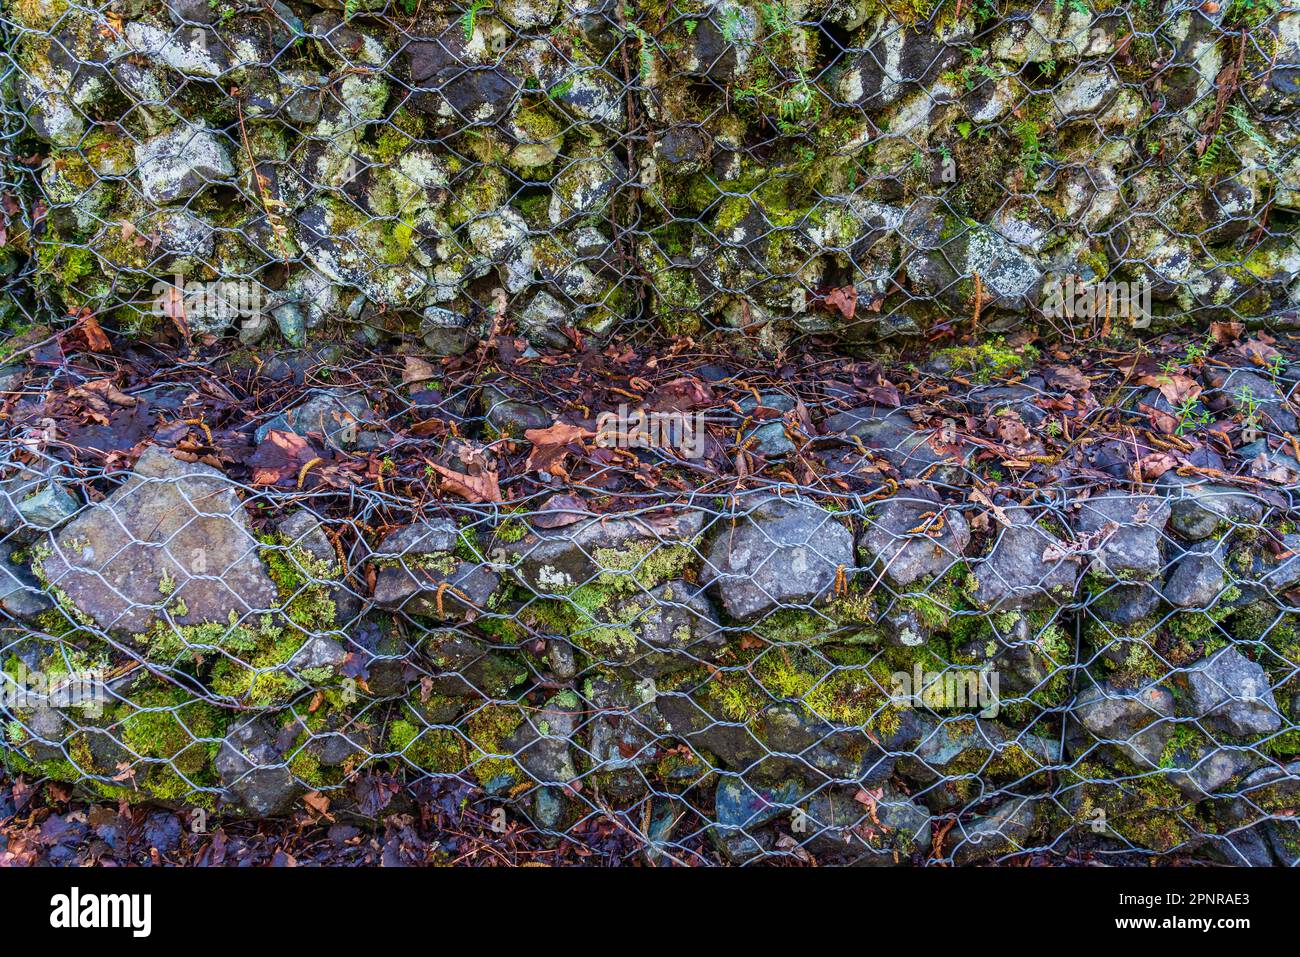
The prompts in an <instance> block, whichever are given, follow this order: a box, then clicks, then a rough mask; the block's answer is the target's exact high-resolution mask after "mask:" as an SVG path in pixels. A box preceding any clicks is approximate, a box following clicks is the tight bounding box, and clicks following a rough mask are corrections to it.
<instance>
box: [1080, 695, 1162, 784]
mask: <svg viewBox="0 0 1300 957" xmlns="http://www.w3.org/2000/svg"><path fill="white" fill-rule="evenodd" d="M1072 713H1073V715H1074V718H1075V720H1077V721H1078V722H1079V724H1081V725H1082V726H1083V727H1084V728H1085V729H1087V731H1088V732H1090V734H1088V735H1081V736H1079V737H1078V738H1077V739H1072V740H1071V744H1072V749H1073V750H1074V751H1076V752H1078V753H1082V752H1087V751H1090V750H1092V749H1093V748H1094V747H1096V745H1098V744H1107V745H1113V746H1115V747H1117V748H1119V749H1120V751H1122V752H1123V753H1124V754H1126V755H1127V756H1128V757H1129V758H1130V759H1131V760H1132V761H1133V762H1134V763H1135V764H1136V765H1137V766H1138V767H1139V768H1142V769H1149V768H1155V767H1158V766H1159V764H1160V759H1161V756H1162V755H1163V754H1164V750H1165V745H1166V744H1168V743H1169V739H1170V738H1171V737H1172V736H1173V733H1174V729H1175V727H1176V725H1175V722H1173V721H1172V720H1169V719H1170V718H1172V716H1173V714H1174V696H1173V693H1172V692H1170V691H1169V689H1167V688H1164V687H1161V686H1160V685H1147V686H1146V687H1143V688H1137V689H1126V688H1119V687H1117V686H1116V685H1114V684H1112V683H1110V682H1108V681H1105V682H1102V683H1101V684H1097V685H1093V686H1092V687H1089V688H1087V689H1085V690H1084V691H1082V692H1081V693H1080V694H1079V696H1078V697H1077V698H1076V699H1075V703H1074V708H1073V709H1072Z"/></svg>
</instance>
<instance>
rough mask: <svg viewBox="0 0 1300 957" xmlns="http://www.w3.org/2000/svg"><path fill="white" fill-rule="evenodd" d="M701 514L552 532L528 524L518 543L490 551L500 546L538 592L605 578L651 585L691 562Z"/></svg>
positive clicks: (593, 522)
mask: <svg viewBox="0 0 1300 957" xmlns="http://www.w3.org/2000/svg"><path fill="white" fill-rule="evenodd" d="M704 514H705V513H704V512H702V511H699V510H696V509H691V510H689V511H682V512H677V513H673V514H662V513H661V514H650V515H629V516H625V517H608V516H604V517H602V516H596V517H593V518H589V519H583V520H581V521H578V522H574V523H573V524H572V525H564V526H561V527H560V528H554V529H543V528H537V527H534V526H529V528H528V530H527V532H526V533H525V534H524V535H523V536H522V537H520V538H518V539H517V540H515V541H512V542H499V541H497V542H493V543H491V546H490V547H492V548H496V547H498V546H500V547H501V548H503V549H504V551H505V554H506V558H507V561H509V562H510V563H511V565H512V568H511V570H512V572H513V574H514V575H515V577H516V578H518V579H519V581H520V582H522V583H523V584H524V585H526V586H527V587H528V588H530V589H532V590H533V591H535V592H538V593H540V594H547V593H552V592H553V593H557V594H567V593H568V592H571V591H572V590H573V589H575V588H578V587H580V586H582V585H586V584H589V583H591V582H593V581H594V580H595V579H597V577H598V576H603V575H608V576H613V579H612V580H618V579H622V580H624V581H639V582H642V583H644V584H654V583H656V581H662V580H667V579H669V578H676V577H677V576H678V574H679V573H680V572H681V570H682V567H683V566H684V565H686V564H689V563H690V562H691V561H693V560H694V559H695V554H694V547H695V541H696V539H697V538H698V537H699V535H700V533H701V531H702V530H703V528H704Z"/></svg>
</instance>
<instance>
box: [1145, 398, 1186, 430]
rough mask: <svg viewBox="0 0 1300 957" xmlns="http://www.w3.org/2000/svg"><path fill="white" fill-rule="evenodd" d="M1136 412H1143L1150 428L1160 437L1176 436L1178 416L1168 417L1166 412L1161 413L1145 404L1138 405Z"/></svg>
mask: <svg viewBox="0 0 1300 957" xmlns="http://www.w3.org/2000/svg"><path fill="white" fill-rule="evenodd" d="M1138 411H1139V412H1145V413H1146V414H1147V418H1149V419H1150V420H1151V427H1152V428H1153V429H1155V430H1156V431H1157V432H1159V433H1161V434H1162V435H1177V434H1178V416H1176V415H1170V414H1169V413H1168V412H1161V411H1160V410H1159V409H1157V408H1155V407H1154V406H1150V405H1147V404H1146V403H1145V402H1139V403H1138Z"/></svg>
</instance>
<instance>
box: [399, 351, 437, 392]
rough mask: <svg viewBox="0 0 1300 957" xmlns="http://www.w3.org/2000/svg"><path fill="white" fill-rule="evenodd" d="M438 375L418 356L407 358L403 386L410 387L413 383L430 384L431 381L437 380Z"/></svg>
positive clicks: (403, 373) (403, 369)
mask: <svg viewBox="0 0 1300 957" xmlns="http://www.w3.org/2000/svg"><path fill="white" fill-rule="evenodd" d="M437 377H438V376H437V373H435V372H434V371H433V366H431V365H430V364H429V363H428V362H426V361H425V360H423V359H421V358H418V357H417V356H407V357H406V365H405V366H404V367H403V368H402V385H410V384H411V383H413V382H428V381H429V380H430V379H436V378H437Z"/></svg>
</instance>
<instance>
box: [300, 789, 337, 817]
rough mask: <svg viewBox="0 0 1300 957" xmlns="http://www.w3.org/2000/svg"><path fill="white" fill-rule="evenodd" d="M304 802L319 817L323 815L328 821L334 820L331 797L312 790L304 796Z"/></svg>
mask: <svg viewBox="0 0 1300 957" xmlns="http://www.w3.org/2000/svg"><path fill="white" fill-rule="evenodd" d="M302 803H303V804H305V805H307V807H308V809H309V810H311V811H312V812H313V813H314V814H316V815H317V816H318V817H323V818H325V819H326V820H327V821H332V820H334V815H332V814H330V812H329V810H330V799H329V798H327V797H326V796H325V795H323V794H321V793H320V792H319V791H310V792H308V793H307V794H304V795H303V796H302Z"/></svg>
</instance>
